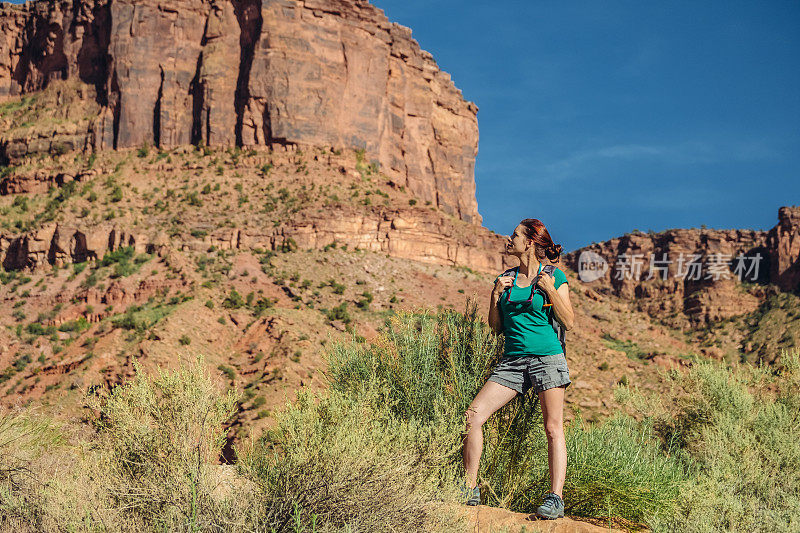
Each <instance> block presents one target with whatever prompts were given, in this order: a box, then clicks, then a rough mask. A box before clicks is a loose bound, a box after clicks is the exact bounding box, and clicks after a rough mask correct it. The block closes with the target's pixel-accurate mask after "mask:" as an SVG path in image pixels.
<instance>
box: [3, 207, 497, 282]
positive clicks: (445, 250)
mask: <svg viewBox="0 0 800 533" xmlns="http://www.w3.org/2000/svg"><path fill="white" fill-rule="evenodd" d="M502 241H503V237H502V236H500V235H496V234H494V233H491V232H490V231H489V230H486V229H483V228H481V229H480V230H479V231H474V232H470V233H468V234H461V233H459V231H458V229H457V228H456V227H454V226H453V225H452V223H450V222H448V220H447V219H446V217H444V216H442V215H441V214H436V213H433V212H431V211H428V210H424V209H418V210H415V209H408V210H381V211H380V212H356V211H351V210H344V209H343V210H338V211H336V210H333V211H331V212H328V213H327V214H326V215H325V216H322V215H317V216H306V217H305V218H304V219H303V221H302V222H289V223H287V224H284V225H282V226H279V227H276V228H272V229H271V230H269V231H267V232H258V231H255V230H252V229H244V228H241V229H240V228H233V229H218V230H216V231H213V232H212V233H210V234H209V235H207V236H205V237H203V238H202V239H192V238H188V239H187V240H180V239H179V238H174V239H172V240H170V239H169V238H168V237H167V236H166V235H165V234H163V233H160V234H147V233H140V232H131V231H129V230H128V229H127V228H124V227H122V226H119V225H116V224H102V225H96V226H85V227H83V226H82V227H78V226H67V225H60V224H56V223H51V224H46V225H45V226H43V227H42V228H41V229H38V230H36V231H33V232H30V233H26V234H24V235H21V236H20V235H1V234H0V264H2V265H3V267H4V268H5V269H7V270H16V269H23V268H24V269H30V270H36V269H39V268H49V267H50V266H51V265H58V266H63V265H65V264H69V263H76V262H81V261H86V260H95V259H99V258H102V257H103V255H104V254H105V253H106V252H110V251H113V250H116V249H118V248H119V247H122V246H133V247H134V249H135V251H136V252H137V253H142V252H150V253H156V252H159V253H160V252H161V251H162V250H164V249H167V248H169V247H176V248H181V249H184V250H195V251H205V250H207V249H208V248H209V247H210V246H216V247H217V248H220V249H226V250H230V249H236V250H254V249H257V248H260V249H262V250H263V249H266V250H277V249H279V248H284V247H285V246H290V247H295V246H296V247H298V248H300V249H321V248H324V247H325V246H326V245H330V244H336V243H338V244H340V245H341V244H347V245H348V246H351V247H356V248H360V249H363V250H370V251H375V252H383V253H386V254H389V255H392V256H394V257H402V258H406V259H414V260H416V261H422V262H427V263H434V264H441V265H469V266H470V268H472V269H475V270H482V271H486V272H497V271H502V270H503V269H504V268H505V266H507V265H504V264H503V261H504V258H505V256H503V255H501V254H500V253H499V251H500V250H502Z"/></svg>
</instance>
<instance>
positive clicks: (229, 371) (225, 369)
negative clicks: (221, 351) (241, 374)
mask: <svg viewBox="0 0 800 533" xmlns="http://www.w3.org/2000/svg"><path fill="white" fill-rule="evenodd" d="M217 370H220V371H221V372H222V373H223V374H225V376H226V377H227V378H228V379H229V380H231V381H235V380H236V370H234V369H233V368H232V367H230V366H228V365H219V366H218V367H217Z"/></svg>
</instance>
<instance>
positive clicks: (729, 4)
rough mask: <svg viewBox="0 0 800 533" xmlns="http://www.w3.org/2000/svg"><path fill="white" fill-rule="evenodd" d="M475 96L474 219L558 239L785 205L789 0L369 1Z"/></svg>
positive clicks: (792, 59)
mask: <svg viewBox="0 0 800 533" xmlns="http://www.w3.org/2000/svg"><path fill="white" fill-rule="evenodd" d="M373 3H374V4H375V5H377V6H378V7H380V8H382V9H384V11H385V12H386V14H387V16H388V17H389V19H390V20H392V21H394V22H399V23H400V24H403V25H405V26H408V27H410V28H412V30H413V35H414V37H415V38H416V39H417V40H418V41H419V43H420V45H421V46H422V48H424V49H425V50H428V51H430V52H431V53H432V54H433V55H434V57H435V58H436V60H437V62H438V63H439V65H440V66H441V68H442V69H443V70H445V71H447V72H449V73H450V74H451V75H452V77H453V80H454V81H455V83H456V86H457V87H459V88H460V89H461V90H462V91H463V93H464V96H465V97H466V98H467V99H469V100H472V101H474V102H475V103H476V104H477V105H478V106H479V108H480V111H479V112H478V124H479V128H480V135H481V139H480V145H479V153H478V159H477V165H476V183H477V198H478V209H479V211H480V213H481V215H482V216H483V220H484V225H485V226H486V227H488V228H489V229H492V230H494V231H497V232H498V233H502V234H508V233H510V232H511V231H512V229H513V228H514V226H515V225H516V224H517V223H518V222H519V221H520V220H521V219H523V218H526V217H534V218H539V219H541V220H542V221H543V222H544V223H545V224H546V225H547V226H548V228H549V230H550V232H551V235H552V236H553V238H554V239H555V241H556V242H559V243H561V244H562V246H563V247H564V249H565V250H567V251H570V250H574V249H576V248H579V247H581V246H585V245H587V244H590V243H591V242H592V241H602V240H606V239H610V238H613V237H616V236H619V235H622V234H623V233H626V232H629V231H631V230H633V229H640V230H642V231H647V230H648V229H653V230H655V231H660V230H663V229H667V228H678V227H681V228H690V227H700V226H701V225H702V224H705V225H706V226H707V227H710V228H752V229H768V228H771V227H772V226H774V225H775V223H776V222H777V210H778V208H779V207H780V206H782V205H792V204H800V2H798V1H797V0H783V1H777V0H761V1H758V2H752V1H749V2H743V1H735V0H724V1H717V0H706V1H702V2H698V1H677V0H673V1H670V2H662V1H654V0H651V1H609V2H597V1H569V2H556V1H550V2H541V1H532V0H528V1H512V0H506V1H504V2H490V1H482V2H480V1H472V0H459V1H454V0H437V1H435V2H432V1H430V0H426V1H422V0H373Z"/></svg>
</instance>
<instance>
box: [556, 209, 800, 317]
mask: <svg viewBox="0 0 800 533" xmlns="http://www.w3.org/2000/svg"><path fill="white" fill-rule="evenodd" d="M778 219H779V222H778V224H777V225H776V226H775V227H774V228H772V229H770V230H769V231H755V230H713V229H701V230H696V229H672V230H667V231H663V232H661V233H658V234H645V233H632V234H627V235H623V236H622V237H618V238H615V239H611V240H609V241H605V242H603V243H594V244H592V245H591V246H587V247H584V248H581V249H578V250H575V251H573V252H570V253H569V254H567V255H566V264H567V265H568V266H569V267H570V268H572V269H573V270H575V271H576V272H578V273H579V275H580V273H581V271H582V270H583V269H584V267H585V264H584V265H581V256H582V254H584V255H583V258H584V259H583V261H586V259H587V256H589V255H590V254H596V255H595V256H594V257H595V258H597V257H598V256H599V258H601V259H600V261H599V262H600V263H603V262H605V263H606V264H607V268H606V270H605V272H603V273H602V274H598V275H597V276H596V279H595V280H592V281H589V282H588V286H590V287H592V288H594V289H595V290H602V288H603V287H606V289H607V290H611V291H613V293H614V294H616V295H618V296H623V297H626V298H629V299H631V300H635V301H636V302H637V304H638V305H639V308H640V309H642V310H644V311H647V312H648V313H649V314H650V315H652V316H657V317H660V318H662V319H663V318H668V317H670V316H678V315H679V316H681V317H682V316H686V317H689V319H690V320H692V321H696V322H707V321H712V320H719V319H722V318H727V317H730V316H735V315H741V314H744V313H747V312H750V311H753V310H754V309H755V308H756V307H758V305H759V303H760V301H761V300H762V299H763V298H762V297H763V294H762V295H760V296H762V297H759V295H757V294H753V291H749V292H748V291H745V290H742V283H743V282H744V283H751V284H761V285H763V284H774V285H776V286H777V287H778V288H779V289H781V290H784V291H793V290H797V289H798V286H799V282H800V208H798V207H781V208H780V210H779V211H778ZM598 272H599V271H598ZM755 292H758V290H756V291H755Z"/></svg>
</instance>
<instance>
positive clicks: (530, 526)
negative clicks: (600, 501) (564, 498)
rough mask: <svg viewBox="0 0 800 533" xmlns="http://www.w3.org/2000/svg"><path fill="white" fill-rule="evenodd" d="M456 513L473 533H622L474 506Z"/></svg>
mask: <svg viewBox="0 0 800 533" xmlns="http://www.w3.org/2000/svg"><path fill="white" fill-rule="evenodd" d="M458 512H460V513H463V514H464V515H466V516H467V517H468V518H469V522H470V525H471V529H470V530H469V531H471V532H473V533H500V532H506V533H521V532H530V533H532V532H539V531H541V532H547V533H601V532H606V533H607V532H608V531H612V532H616V531H623V530H621V529H616V528H612V529H610V530H609V528H608V527H604V526H600V525H596V524H594V523H591V522H587V521H584V520H581V519H573V518H569V517H564V518H559V519H558V520H541V519H537V518H536V516H534V515H531V514H526V513H515V512H513V511H509V510H507V509H501V508H498V507H489V506H486V505H478V506H476V507H467V506H460V508H459V510H458Z"/></svg>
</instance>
